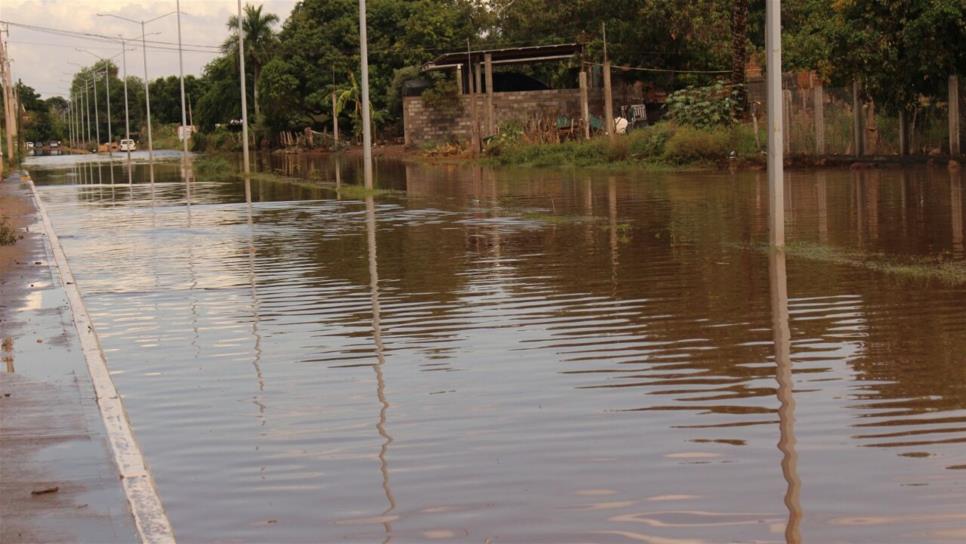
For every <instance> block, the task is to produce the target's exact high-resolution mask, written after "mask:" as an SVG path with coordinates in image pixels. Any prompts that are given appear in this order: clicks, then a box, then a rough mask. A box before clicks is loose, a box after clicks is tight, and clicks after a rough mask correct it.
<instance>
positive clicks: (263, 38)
mask: <svg viewBox="0 0 966 544" xmlns="http://www.w3.org/2000/svg"><path fill="white" fill-rule="evenodd" d="M262 7H263V6H261V5H259V6H257V7H256V6H253V5H251V4H245V15H244V20H243V21H242V29H243V31H244V32H245V60H246V61H247V62H248V64H250V65H251V67H252V72H254V76H255V77H254V82H253V85H254V89H255V95H254V102H255V118H256V119H257V118H258V114H259V111H260V108H259V106H258V76H260V75H261V73H262V66H264V65H265V63H266V62H268V60H269V57H270V55H271V49H272V46H274V45H275V42H276V40H277V37H276V35H275V30H274V29H273V28H272V27H273V26H274V25H275V24H276V23H278V21H279V19H278V15H275V14H274V13H266V14H264V15H263V14H262ZM228 29H229V30H231V31H232V33H231V34H230V35H229V37H228V39H227V40H225V43H224V44H222V46H221V47H222V51H223V52H224V53H225V54H232V53H234V52H236V51H238V16H237V15H232V16H231V17H230V18H229V19H228Z"/></svg>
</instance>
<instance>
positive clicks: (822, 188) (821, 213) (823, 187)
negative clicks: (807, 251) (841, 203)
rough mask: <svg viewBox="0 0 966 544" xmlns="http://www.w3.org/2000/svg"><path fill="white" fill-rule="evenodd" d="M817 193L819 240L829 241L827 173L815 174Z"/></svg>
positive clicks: (822, 241)
mask: <svg viewBox="0 0 966 544" xmlns="http://www.w3.org/2000/svg"><path fill="white" fill-rule="evenodd" d="M815 193H816V199H817V200H818V241H819V242H821V243H823V244H825V243H828V187H827V184H826V182H825V174H824V173H818V174H816V175H815Z"/></svg>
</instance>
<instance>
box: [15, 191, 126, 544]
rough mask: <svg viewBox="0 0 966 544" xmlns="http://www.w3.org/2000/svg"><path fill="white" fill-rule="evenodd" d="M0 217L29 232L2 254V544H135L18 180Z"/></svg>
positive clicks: (63, 299)
mask: <svg viewBox="0 0 966 544" xmlns="http://www.w3.org/2000/svg"><path fill="white" fill-rule="evenodd" d="M0 211H2V213H3V215H5V216H7V217H8V218H9V220H10V222H11V224H12V226H14V227H15V228H18V229H26V230H25V231H23V238H22V239H21V240H20V241H19V242H18V243H16V244H15V245H12V246H0V338H2V362H0V542H3V543H4V544H17V543H21V542H44V543H58V542H98V543H109V542H124V543H129V542H136V541H137V540H138V536H137V531H136V529H135V525H134V519H133V518H132V516H131V513H130V511H129V509H128V506H127V500H126V498H125V496H124V492H123V489H122V485H121V481H120V479H119V478H118V475H117V468H116V465H115V463H114V459H113V458H112V455H111V451H110V448H109V446H108V443H107V437H106V433H105V428H104V423H103V422H102V420H101V416H100V412H99V410H98V406H97V402H96V400H95V396H94V388H93V385H92V382H91V377H90V374H89V372H88V369H87V366H86V365H85V362H84V354H83V353H82V350H81V348H80V344H79V342H78V338H77V331H76V329H75V327H74V322H73V319H72V317H71V313H70V306H69V304H68V302H67V295H66V293H65V292H64V286H63V285H62V283H61V281H60V276H59V274H58V271H57V270H56V265H55V264H54V262H53V258H52V256H51V251H50V247H49V245H48V243H47V240H46V237H45V236H44V235H43V234H42V227H41V223H40V217H39V214H38V213H37V210H36V208H35V207H34V204H33V199H32V197H31V194H30V189H29V187H28V186H27V185H25V184H22V183H21V179H20V176H19V175H18V174H13V175H11V176H10V177H8V178H7V179H6V180H4V182H3V183H2V184H0Z"/></svg>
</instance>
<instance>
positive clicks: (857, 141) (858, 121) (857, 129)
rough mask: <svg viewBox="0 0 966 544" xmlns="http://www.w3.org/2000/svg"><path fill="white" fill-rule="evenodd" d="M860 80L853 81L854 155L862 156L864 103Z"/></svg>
mask: <svg viewBox="0 0 966 544" xmlns="http://www.w3.org/2000/svg"><path fill="white" fill-rule="evenodd" d="M859 87H860V84H859V80H857V79H856V80H853V81H852V154H853V155H855V156H856V157H861V156H862V101H861V99H860V98H859Z"/></svg>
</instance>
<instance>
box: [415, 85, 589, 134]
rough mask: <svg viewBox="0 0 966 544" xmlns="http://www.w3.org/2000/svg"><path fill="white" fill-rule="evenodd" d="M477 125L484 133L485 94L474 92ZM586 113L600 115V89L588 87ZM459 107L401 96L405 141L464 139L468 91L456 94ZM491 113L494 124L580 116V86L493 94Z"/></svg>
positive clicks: (469, 114) (468, 112)
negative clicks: (433, 104) (587, 110)
mask: <svg viewBox="0 0 966 544" xmlns="http://www.w3.org/2000/svg"><path fill="white" fill-rule="evenodd" d="M476 100H477V111H478V114H479V119H480V127H481V131H482V132H483V135H484V136H487V134H486V97H485V96H482V95H481V96H477V97H476ZM588 102H589V104H590V113H591V115H595V116H598V117H600V116H602V115H603V93H602V91H601V90H600V89H590V90H589V93H588ZM460 106H461V107H460V108H445V110H447V111H444V109H439V108H434V107H432V106H429V105H428V104H426V103H425V101H424V100H423V99H422V97H419V96H408V97H405V98H403V123H404V128H405V137H406V145H416V146H418V145H427V144H428V145H432V144H439V143H444V142H451V141H457V142H465V141H468V140H469V139H470V137H471V134H472V133H471V130H472V125H473V109H472V103H471V102H470V96H469V95H462V96H461V97H460ZM493 115H494V122H495V125H496V126H497V127H499V126H500V125H501V124H503V123H506V122H508V121H516V122H518V123H521V124H523V123H526V122H527V120H529V119H531V118H534V117H538V118H540V117H545V118H555V117H556V116H558V115H565V116H567V117H570V118H572V119H575V120H579V119H580V90H579V89H559V90H545V91H517V92H502V93H494V94H493Z"/></svg>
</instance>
